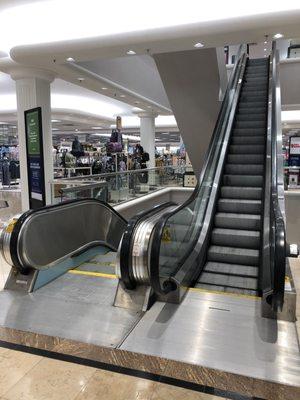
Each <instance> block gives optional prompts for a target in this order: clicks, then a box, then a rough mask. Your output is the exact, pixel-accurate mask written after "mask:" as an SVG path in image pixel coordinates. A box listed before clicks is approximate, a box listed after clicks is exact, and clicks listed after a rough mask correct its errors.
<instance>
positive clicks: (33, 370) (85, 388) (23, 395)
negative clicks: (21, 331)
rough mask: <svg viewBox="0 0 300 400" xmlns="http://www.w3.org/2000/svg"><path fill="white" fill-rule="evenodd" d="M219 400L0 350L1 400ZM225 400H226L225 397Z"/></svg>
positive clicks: (61, 362)
mask: <svg viewBox="0 0 300 400" xmlns="http://www.w3.org/2000/svg"><path fill="white" fill-rule="evenodd" d="M52 399H53V400H100V399H105V400H171V399H172V400H181V399H184V400H217V399H221V398H220V397H217V396H213V395H209V394H205V393H200V392H196V391H194V390H188V389H184V388H180V387H176V386H172V385H168V384H165V383H160V382H154V381H152V380H147V379H142V378H136V377H133V376H128V375H123V374H119V373H116V372H110V371H105V370H101V369H95V368H92V367H87V366H83V365H78V364H74V363H70V362H66V361H59V360H54V359H51V358H44V357H40V356H37V355H33V354H28V353H24V352H20V351H15V350H8V349H5V348H1V347H0V400H52ZM222 399H223V400H224V397H222Z"/></svg>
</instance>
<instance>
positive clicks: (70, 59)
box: [66, 57, 75, 62]
mask: <svg viewBox="0 0 300 400" xmlns="http://www.w3.org/2000/svg"><path fill="white" fill-rule="evenodd" d="M66 61H68V62H74V61H75V60H74V58H73V57H68V58H66Z"/></svg>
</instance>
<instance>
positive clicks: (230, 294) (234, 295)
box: [189, 288, 260, 300]
mask: <svg viewBox="0 0 300 400" xmlns="http://www.w3.org/2000/svg"><path fill="white" fill-rule="evenodd" d="M189 290H191V291H192V292H202V293H213V294H220V295H226V296H231V297H242V298H244V299H251V300H257V299H260V297H259V296H251V295H249V294H242V293H229V292H221V291H220V292H219V291H218V290H208V289H202V288H189Z"/></svg>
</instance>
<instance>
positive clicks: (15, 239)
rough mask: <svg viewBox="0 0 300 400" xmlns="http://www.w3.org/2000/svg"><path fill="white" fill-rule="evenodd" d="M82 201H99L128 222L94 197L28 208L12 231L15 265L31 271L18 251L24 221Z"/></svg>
mask: <svg viewBox="0 0 300 400" xmlns="http://www.w3.org/2000/svg"><path fill="white" fill-rule="evenodd" d="M80 202H93V203H98V204H101V205H102V206H103V207H105V208H107V209H109V210H110V211H111V212H112V213H113V214H115V215H116V216H117V217H118V218H120V220H122V221H123V222H124V223H125V224H127V220H126V219H125V218H124V217H123V216H122V215H121V214H119V213H118V212H117V211H116V210H115V209H114V208H113V207H112V206H110V205H109V204H108V203H105V202H104V201H101V200H98V199H93V198H87V199H84V200H82V199H76V200H69V201H64V202H61V203H58V204H51V205H48V206H45V207H42V208H38V209H36V210H28V211H26V212H24V213H23V214H22V215H21V216H20V217H19V218H18V220H17V222H16V223H15V225H14V229H13V231H12V233H11V240H10V246H9V247H10V256H11V259H12V262H13V265H14V266H15V267H16V268H17V269H18V270H19V271H20V272H21V273H23V274H26V273H28V272H29V269H28V267H25V266H24V265H23V263H22V261H21V260H20V257H19V252H18V243H19V234H20V232H21V228H22V226H23V225H24V223H25V222H26V221H27V220H28V219H29V218H30V217H32V216H33V215H35V214H37V213H41V212H48V211H51V210H53V209H55V208H59V207H60V206H62V205H64V206H65V205H68V204H76V203H80Z"/></svg>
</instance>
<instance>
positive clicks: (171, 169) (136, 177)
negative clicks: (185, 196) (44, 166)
mask: <svg viewBox="0 0 300 400" xmlns="http://www.w3.org/2000/svg"><path fill="white" fill-rule="evenodd" d="M185 171H186V167H185V166H182V165H181V166H180V167H177V166H168V167H158V168H148V169H142V170H130V171H124V172H117V173H106V174H99V175H88V176H80V177H74V178H64V179H57V180H54V181H53V182H52V183H51V190H52V204H57V203H60V202H62V201H67V200H74V199H84V198H95V199H100V200H103V201H107V202H108V203H110V204H114V205H116V204H120V203H122V202H124V201H128V200H131V199H135V198H138V197H141V196H145V195H147V194H149V193H151V192H154V191H156V190H159V189H163V188H165V187H180V186H183V176H184V173H185Z"/></svg>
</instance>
